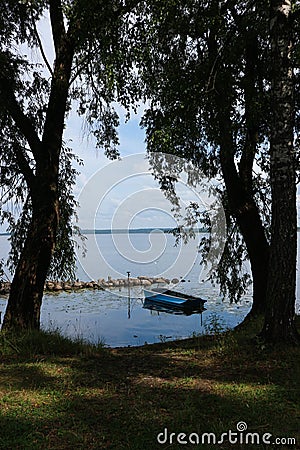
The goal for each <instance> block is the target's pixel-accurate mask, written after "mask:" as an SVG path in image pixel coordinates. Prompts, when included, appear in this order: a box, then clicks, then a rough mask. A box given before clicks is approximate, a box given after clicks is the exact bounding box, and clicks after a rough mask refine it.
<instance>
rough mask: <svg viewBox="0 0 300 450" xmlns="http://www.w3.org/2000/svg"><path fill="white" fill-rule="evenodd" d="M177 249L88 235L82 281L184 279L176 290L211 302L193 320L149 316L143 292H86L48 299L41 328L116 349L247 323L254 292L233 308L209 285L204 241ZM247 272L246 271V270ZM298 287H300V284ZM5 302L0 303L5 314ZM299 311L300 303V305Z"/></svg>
mask: <svg viewBox="0 0 300 450" xmlns="http://www.w3.org/2000/svg"><path fill="white" fill-rule="evenodd" d="M201 237H202V236H201V235H200V234H199V235H198V236H197V239H195V240H191V241H190V242H189V243H188V244H187V245H179V246H177V247H176V246H174V244H175V240H174V237H173V236H171V235H166V234H164V233H156V232H155V233H151V234H130V235H124V234H117V235H115V234H114V235H103V234H99V235H96V236H94V235H88V236H87V241H86V246H87V257H86V258H82V257H81V255H80V254H78V271H77V275H78V278H79V279H81V280H90V279H96V280H97V279H99V278H107V277H108V276H111V277H112V278H126V277H127V272H128V271H129V272H130V276H132V277H136V276H139V275H146V276H156V277H159V276H163V277H166V278H174V277H176V278H179V279H181V282H180V283H178V285H177V286H176V290H179V291H181V292H186V293H190V294H192V295H196V296H201V297H202V298H204V299H206V300H207V303H206V305H205V306H206V311H204V312H203V314H202V317H201V316H200V315H199V314H193V315H190V316H185V315H174V314H168V313H166V312H157V311H149V310H147V309H144V308H143V293H142V289H141V288H140V287H132V288H131V289H130V301H129V299H128V290H127V288H122V289H120V290H119V289H115V290H113V291H111V290H109V291H82V292H79V293H75V292H74V293H62V294H59V295H45V297H44V301H43V305H42V312H41V323H42V327H43V328H45V329H59V330H60V331H61V332H62V333H63V334H65V335H68V336H70V337H76V338H77V337H78V338H83V339H85V340H88V341H91V342H99V341H101V342H104V343H105V344H106V345H108V346H111V347H116V346H128V345H142V344H144V343H145V342H146V343H153V342H159V341H166V340H171V339H175V338H184V337H189V336H192V335H193V334H195V333H204V332H206V331H207V330H208V329H209V328H210V326H211V323H212V321H214V320H215V318H216V317H217V320H218V322H219V324H220V325H221V326H222V327H224V328H226V327H233V326H235V325H236V324H238V323H239V322H241V321H242V320H243V318H244V317H245V315H246V314H247V313H248V311H249V309H250V307H251V292H249V293H248V295H245V296H244V297H243V299H242V301H241V302H240V303H239V304H230V303H229V302H228V301H223V300H222V299H221V298H220V296H219V290H218V287H214V286H212V285H211V284H210V282H209V281H208V280H207V273H206V272H205V270H204V269H203V268H201V265H200V258H199V255H198V252H197V247H198V244H199V239H200V238H201ZM0 243H1V254H0V257H1V258H2V257H6V255H7V252H8V242H7V237H5V236H1V237H0ZM246 269H247V268H245V270H246ZM298 284H299V283H298ZM5 307H6V300H5V299H3V298H0V310H1V311H2V313H3V312H4V311H5ZM297 308H298V310H299V304H298V305H297Z"/></svg>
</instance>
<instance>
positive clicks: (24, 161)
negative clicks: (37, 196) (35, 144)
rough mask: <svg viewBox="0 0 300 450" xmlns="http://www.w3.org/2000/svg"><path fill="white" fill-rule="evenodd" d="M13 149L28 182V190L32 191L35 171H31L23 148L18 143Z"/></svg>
mask: <svg viewBox="0 0 300 450" xmlns="http://www.w3.org/2000/svg"><path fill="white" fill-rule="evenodd" d="M13 148H14V150H15V156H16V160H17V163H18V166H19V168H20V171H21V172H22V174H23V175H24V178H25V180H26V183H27V186H28V188H29V189H30V190H31V189H32V187H33V182H34V179H35V175H34V173H33V170H32V169H31V167H30V165H29V163H28V161H27V159H26V157H25V154H24V151H23V148H22V147H21V146H20V145H19V144H18V143H15V145H14V146H13Z"/></svg>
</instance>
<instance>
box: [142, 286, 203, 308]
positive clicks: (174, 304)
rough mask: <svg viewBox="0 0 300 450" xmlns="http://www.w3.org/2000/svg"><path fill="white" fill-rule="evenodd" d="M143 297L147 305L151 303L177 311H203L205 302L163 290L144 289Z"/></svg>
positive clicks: (180, 293)
mask: <svg viewBox="0 0 300 450" xmlns="http://www.w3.org/2000/svg"><path fill="white" fill-rule="evenodd" d="M144 296H145V301H146V302H147V303H149V302H153V303H155V304H159V305H162V306H167V307H171V308H178V309H192V310H201V309H202V310H204V303H205V302H206V300H203V299H202V298H200V297H194V296H193V295H188V294H183V293H182V292H176V291H172V290H170V289H164V288H151V289H144Z"/></svg>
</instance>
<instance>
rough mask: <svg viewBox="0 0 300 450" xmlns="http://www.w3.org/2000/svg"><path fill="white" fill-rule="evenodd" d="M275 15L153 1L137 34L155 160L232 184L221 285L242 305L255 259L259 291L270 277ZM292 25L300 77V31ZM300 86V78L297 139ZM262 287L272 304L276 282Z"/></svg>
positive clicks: (260, 7) (227, 187) (229, 4)
mask: <svg viewBox="0 0 300 450" xmlns="http://www.w3.org/2000/svg"><path fill="white" fill-rule="evenodd" d="M144 6H145V5H144ZM269 6H270V5H269V4H268V2H267V3H266V2H263V1H251V0H246V1H240V2H233V1H230V0H229V1H226V2H219V1H216V0H211V1H210V2H201V1H200V2H199V1H195V0H187V1H184V2H182V1H177V0H167V1H165V2H159V1H152V2H147V4H146V6H145V9H144V11H143V17H144V18H145V19H144V21H143V27H137V35H138V36H139V39H140V40H141V42H143V48H144V49H145V53H144V56H141V59H143V58H144V65H143V67H142V65H141V73H142V76H143V77H144V80H145V84H146V86H147V90H148V96H149V98H150V102H149V107H148V109H147V111H146V113H145V116H144V118H143V122H142V123H143V125H144V127H145V129H146V134H147V145H148V150H149V152H163V153H171V154H175V155H177V156H180V157H182V158H185V159H186V160H187V161H190V162H192V163H193V164H194V165H195V167H198V168H199V171H201V172H203V173H204V174H205V175H206V176H208V177H210V178H213V177H216V176H221V178H222V180H223V192H222V193H221V194H220V195H222V196H223V198H224V205H225V207H226V209H227V213H228V242H227V247H226V250H225V254H224V257H223V258H222V261H221V264H220V265H219V268H218V270H217V271H215V273H214V277H215V279H216V280H217V281H218V282H221V286H222V290H223V293H224V294H225V293H226V294H228V295H229V297H230V298H231V299H233V298H235V299H237V298H239V297H240V296H241V294H242V293H243V292H244V290H245V288H246V287H247V285H248V280H247V276H246V277H245V275H242V277H240V276H239V275H238V274H239V273H240V269H241V263H242V261H243V260H244V259H245V256H246V255H247V257H248V258H249V259H250V264H251V267H252V276H253V282H254V283H255V279H256V280H258V279H259V278H260V277H259V272H265V273H264V275H263V276H264V278H265V280H266V278H267V267H268V254H269V244H270V218H271V216H270V200H271V196H270V182H269V181H270V179H269V173H270V171H269V166H270V162H269V144H270V139H271V132H272V130H271V126H270V125H271V118H272V114H273V110H272V101H271V86H272V79H273V73H272V69H271V64H270V61H271V53H270V36H269V14H270V13H269ZM296 14H297V11H296V8H295V9H294V16H293V17H295V16H296ZM290 26H291V28H292V33H293V35H294V40H295V43H296V44H295V45H296V47H295V52H294V54H293V58H294V59H293V63H294V68H295V69H297V68H298V65H299V64H298V62H299V61H298V57H297V53H298V51H299V23H298V21H296V20H295V21H294V22H291V24H290ZM149 55H150V56H149ZM298 86H299V71H296V72H295V93H296V95H295V105H296V128H295V131H296V132H297V129H298V126H299V124H298V122H299V107H298V105H299V88H298ZM296 150H297V152H298V148H296ZM298 164H299V163H298ZM155 170H156V168H155V166H154V172H155ZM157 177H159V171H158V172H157ZM164 188H165V190H168V189H169V190H170V189H172V186H167V185H165V186H164ZM250 212H251V214H252V215H251V217H250ZM186 220H189V218H186ZM251 228H252V230H251ZM240 233H241V234H240ZM255 241H256V243H255ZM260 248H261V249H264V250H263V251H262V253H261V255H260V256H259V258H260V259H261V261H264V262H263V264H262V265H261V266H260V264H259V261H258V255H259V249H260ZM204 250H205V242H204ZM255 253H256V254H257V255H255ZM257 286H258V290H257V292H258V291H259V292H260V293H259V295H258V298H259V299H260V300H259V301H260V302H261V303H263V300H265V295H266V282H265V281H264V280H262V278H260V279H259V282H258V283H257ZM259 286H260V287H259ZM254 287H255V284H254Z"/></svg>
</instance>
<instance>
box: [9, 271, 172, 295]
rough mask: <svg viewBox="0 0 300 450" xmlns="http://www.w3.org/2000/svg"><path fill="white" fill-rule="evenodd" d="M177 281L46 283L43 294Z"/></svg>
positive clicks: (122, 280) (130, 279) (138, 278)
mask: <svg viewBox="0 0 300 450" xmlns="http://www.w3.org/2000/svg"><path fill="white" fill-rule="evenodd" d="M178 282H179V280H178V279H177V278H173V279H172V280H169V279H168V278H162V277H159V278H157V277H147V276H144V275H142V276H139V277H136V278H134V277H130V278H117V279H113V278H111V277H108V278H107V280H105V279H104V278H99V279H98V280H97V281H95V280H91V281H79V280H76V281H47V282H46V283H45V286H44V292H45V293H59V292H71V291H80V290H83V289H93V290H96V289H98V290H106V289H116V288H118V289H121V288H122V287H128V286H130V287H131V286H142V287H150V286H152V285H153V284H158V285H159V284H161V285H164V284H165V285H166V284H170V283H172V284H177V283H178ZM10 286H11V283H10V282H8V281H6V282H2V283H0V295H2V296H3V295H4V296H6V295H8V294H9V291H10Z"/></svg>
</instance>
